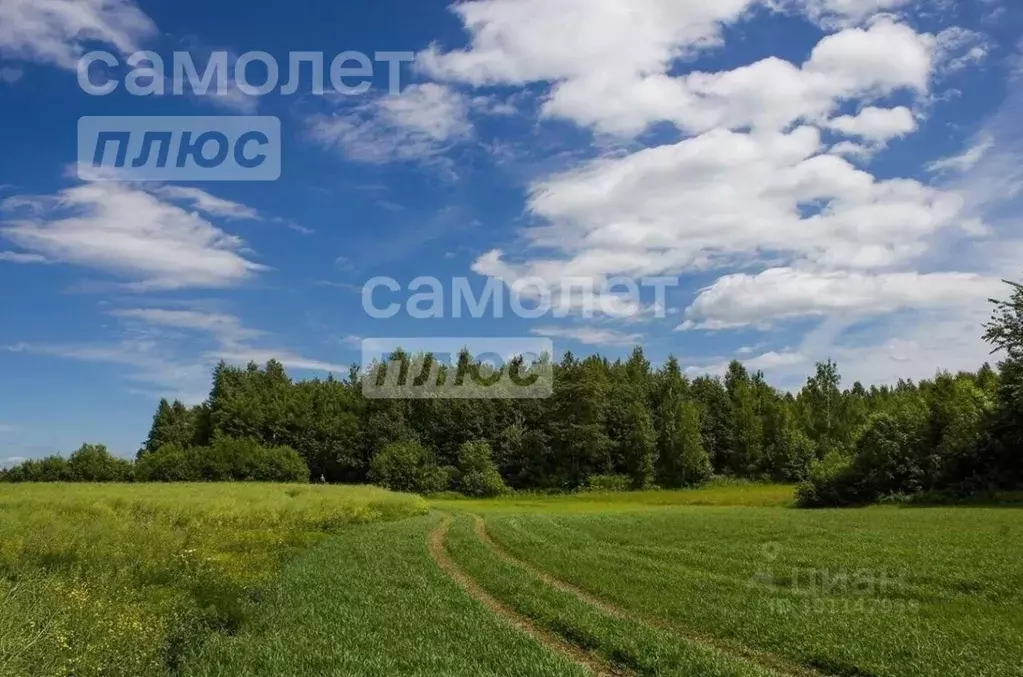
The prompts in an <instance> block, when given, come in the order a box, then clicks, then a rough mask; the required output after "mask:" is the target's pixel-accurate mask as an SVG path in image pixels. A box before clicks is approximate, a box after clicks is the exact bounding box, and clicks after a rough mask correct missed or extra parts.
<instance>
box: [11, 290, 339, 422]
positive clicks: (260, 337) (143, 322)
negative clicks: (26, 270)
mask: <svg viewBox="0 0 1023 677" xmlns="http://www.w3.org/2000/svg"><path fill="white" fill-rule="evenodd" d="M109 314H110V315H111V316H112V317H115V318H117V319H118V320H119V322H120V326H121V330H120V331H118V332H117V333H116V335H115V337H114V340H112V341H110V342H107V343H96V344H74V343H69V344H29V343H20V344H15V345H9V346H6V347H2V348H0V349H2V350H7V351H9V352H14V353H23V354H31V355H41V356H47V357H57V358H62V359H69V360H77V361H83V362H101V363H106V364H114V365H120V366H122V367H125V368H127V369H128V372H127V374H126V377H127V379H128V380H129V381H130V382H131V383H133V384H135V386H134V387H135V388H139V387H141V389H142V391H143V392H145V393H147V394H152V395H154V396H157V397H169V398H176V399H180V400H182V401H185V402H188V403H193V404H195V403H198V402H201V401H203V400H204V399H205V398H206V393H207V391H208V388H209V377H210V372H211V370H212V369H213V366H214V365H215V364H216V363H217V362H218V361H220V360H225V361H227V362H229V363H231V364H237V365H244V364H247V363H248V362H250V361H255V362H258V363H265V362H267V361H268V360H271V359H276V360H278V361H279V362H281V363H282V364H283V365H284V366H285V367H287V368H289V369H296V370H302V371H316V372H327V371H330V372H335V373H347V371H348V367H347V366H345V365H340V364H332V363H330V362H327V361H323V360H317V359H314V358H310V357H306V356H303V355H301V354H298V353H296V352H294V351H293V350H290V349H288V348H284V347H282V346H274V345H270V346H264V345H259V344H260V343H263V342H265V341H267V339H268V335H267V333H266V332H263V331H260V330H258V329H252V328H249V327H247V326H245V324H244V323H243V322H242V320H241V319H240V318H238V317H236V316H234V315H230V314H227V313H219V312H208V311H204V310H197V309H182V308H124V309H115V310H112V311H110V312H109Z"/></svg>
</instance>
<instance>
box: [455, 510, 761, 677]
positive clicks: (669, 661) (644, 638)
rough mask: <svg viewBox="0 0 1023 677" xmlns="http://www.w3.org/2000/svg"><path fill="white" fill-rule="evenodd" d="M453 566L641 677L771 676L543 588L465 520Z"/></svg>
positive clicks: (523, 611) (459, 525)
mask: <svg viewBox="0 0 1023 677" xmlns="http://www.w3.org/2000/svg"><path fill="white" fill-rule="evenodd" d="M447 542H448V550H449V552H450V553H451V555H452V557H453V558H454V560H455V561H456V562H457V563H458V564H459V565H460V566H461V567H463V569H464V570H465V571H466V572H467V573H468V574H469V575H470V576H472V577H473V578H475V579H476V580H477V581H478V582H479V583H480V584H481V585H482V586H483V587H484V588H485V589H486V590H487V591H488V592H489V593H490V594H492V595H494V596H495V597H497V598H498V599H500V600H501V601H503V602H505V603H507V604H508V605H510V606H511V607H513V608H514V609H515V610H517V611H518V612H519V613H521V614H523V615H525V616H527V617H529V618H531V619H533V620H534V621H536V622H538V623H539V624H540V625H542V626H544V627H545V628H547V629H548V630H550V631H551V632H555V633H557V634H559V635H561V636H563V637H565V638H566V639H568V640H570V641H572V642H573V643H575V644H577V645H578V646H581V647H583V648H585V649H588V650H591V651H594V652H596V653H598V654H600V655H601V656H602V657H603V658H604V659H605V660H607V661H608V662H610V663H613V664H615V665H617V666H619V667H622V668H626V669H629V670H633V671H635V672H636V673H638V674H642V675H663V676H664V677H674V676H678V677H682V676H688V675H706V676H708V677H739V676H743V677H747V676H749V677H752V676H758V677H763V676H765V675H770V674H773V673H771V672H768V671H766V670H763V669H761V668H759V667H758V666H755V665H750V664H748V663H745V662H741V661H738V660H734V659H732V658H729V657H728V656H725V655H723V654H721V653H720V652H718V651H715V650H713V649H710V648H705V647H704V646H701V645H700V644H697V643H693V642H689V641H685V640H683V639H680V638H679V637H678V636H677V635H673V634H670V633H667V632H664V631H662V630H658V629H656V628H652V627H649V626H647V625H645V624H643V623H641V622H637V621H635V620H631V619H627V618H621V617H616V616H615V615H612V614H610V613H607V612H605V611H602V610H600V609H598V608H597V607H595V606H592V605H590V604H588V603H586V602H584V601H581V600H580V599H578V598H577V597H576V596H575V595H573V594H571V593H570V592H565V591H562V590H560V589H557V588H554V587H551V586H549V585H546V584H545V583H543V582H542V581H540V580H539V579H538V578H536V577H535V576H533V575H532V574H530V573H528V572H527V571H525V570H524V569H522V568H520V567H518V566H515V565H514V564H509V563H507V562H505V561H503V560H501V559H499V558H498V557H496V556H495V555H494V553H493V552H491V550H490V549H489V548H488V547H487V546H486V545H484V544H483V543H482V542H481V541H480V540H479V539H478V538H477V537H476V535H475V533H474V532H473V527H472V523H471V520H470V518H468V517H467V516H462V517H460V518H458V519H456V520H455V522H454V524H453V525H452V527H451V531H450V532H449V534H448V541H447Z"/></svg>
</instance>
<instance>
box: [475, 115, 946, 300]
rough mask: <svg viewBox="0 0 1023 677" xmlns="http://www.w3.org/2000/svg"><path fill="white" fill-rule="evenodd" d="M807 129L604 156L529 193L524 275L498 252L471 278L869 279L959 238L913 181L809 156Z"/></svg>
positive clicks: (709, 137)
mask: <svg viewBox="0 0 1023 677" xmlns="http://www.w3.org/2000/svg"><path fill="white" fill-rule="evenodd" d="M820 149H821V144H820V135H819V133H818V131H817V130H815V129H813V128H807V127H803V128H798V129H796V130H793V131H792V132H790V133H761V134H745V133H737V132H729V131H723V130H715V131H712V132H708V133H706V134H703V135H701V136H698V137H693V138H689V139H686V140H684V141H681V142H679V143H676V144H671V145H665V146H659V147H655V148H647V149H644V150H641V151H638V152H636V153H633V154H631V155H627V156H624V157H620V158H607V159H600V160H596V161H594V162H591V163H589V164H587V165H584V166H583V167H581V168H579V169H577V170H575V171H571V172H567V173H565V174H561V175H557V176H554V177H552V178H550V179H548V180H545V181H542V182H539V183H537V184H536V185H534V186H533V190H532V193H531V197H530V200H529V207H530V211H531V212H532V213H533V214H534V215H535V216H537V217H540V218H541V219H542V220H544V221H546V222H547V225H545V226H542V227H535V228H532V229H529V230H527V231H525V233H524V236H525V241H526V243H527V245H528V246H529V248H530V249H527V253H528V252H529V251H531V250H532V249H535V250H544V251H546V252H553V255H551V254H550V253H548V254H547V255H546V256H544V257H542V258H534V259H527V260H526V261H524V262H523V263H513V262H510V261H507V260H506V259H505V258H504V256H503V255H502V254H501V252H499V251H494V252H490V253H488V254H486V255H484V256H482V257H480V258H479V259H478V260H477V261H476V263H475V265H474V270H475V271H476V272H478V273H481V274H486V275H491V276H493V277H502V278H505V279H518V278H523V277H533V276H536V277H540V278H542V279H545V280H548V281H552V282H553V281H557V280H561V279H564V278H568V277H595V276H607V275H631V276H634V277H642V276H646V275H663V274H679V273H682V272H688V271H693V270H705V269H710V268H717V267H721V266H725V265H731V264H735V263H738V262H749V261H752V260H756V259H759V258H768V259H777V258H784V259H788V260H791V261H809V262H812V263H813V264H815V265H817V266H832V267H838V268H843V269H849V268H854V269H863V270H869V269H876V268H881V267H890V266H893V265H896V264H900V263H901V264H905V263H907V262H910V261H912V260H913V259H914V258H916V257H918V256H919V255H921V254H922V253H923V252H924V251H926V248H927V242H928V240H929V239H930V238H931V237H933V236H934V235H936V234H937V233H939V232H940V231H942V230H944V229H950V228H959V227H961V226H963V225H964V224H963V223H962V222H961V221H960V220H959V217H960V216H961V214H960V210H961V206H962V200H961V198H960V197H959V196H958V195H956V194H954V193H946V192H943V191H940V190H937V189H933V188H929V187H927V186H924V185H922V184H921V183H919V182H917V181H912V180H904V179H896V180H888V181H879V180H877V179H875V178H874V177H873V176H872V175H870V174H869V173H867V172H864V171H862V170H859V169H857V168H855V167H853V166H852V165H851V164H849V163H848V162H847V161H845V160H843V159H842V158H839V157H835V156H832V155H826V154H825V155H822V154H820Z"/></svg>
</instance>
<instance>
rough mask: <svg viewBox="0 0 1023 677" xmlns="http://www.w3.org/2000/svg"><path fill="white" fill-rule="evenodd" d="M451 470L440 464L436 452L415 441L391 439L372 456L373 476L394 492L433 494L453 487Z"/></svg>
mask: <svg viewBox="0 0 1023 677" xmlns="http://www.w3.org/2000/svg"><path fill="white" fill-rule="evenodd" d="M451 474H452V473H451V469H450V468H446V467H441V466H439V465H437V460H436V458H435V457H434V455H433V453H432V452H431V451H429V450H428V449H426V448H425V447H423V445H421V444H419V442H416V441H414V440H407V441H404V442H392V443H391V444H388V445H386V446H385V447H384V448H383V449H381V451H380V453H379V454H377V455H376V456H375V457H374V458H373V463H372V465H371V477H372V479H373V481H374V482H376V483H377V484H379V485H380V486H383V487H386V488H388V489H391V490H393V491H405V492H411V493H417V494H430V493H436V492H439V491H445V490H446V489H449V488H450V486H451Z"/></svg>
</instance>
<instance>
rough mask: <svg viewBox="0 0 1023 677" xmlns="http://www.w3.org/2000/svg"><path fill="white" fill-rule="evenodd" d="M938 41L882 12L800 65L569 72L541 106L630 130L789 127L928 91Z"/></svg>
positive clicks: (830, 39)
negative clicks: (619, 75)
mask: <svg viewBox="0 0 1023 677" xmlns="http://www.w3.org/2000/svg"><path fill="white" fill-rule="evenodd" d="M933 44H934V38H933V37H932V36H929V35H920V34H917V33H916V32H914V31H913V29H911V28H909V27H908V26H905V25H903V24H898V23H894V22H892V21H890V20H887V19H885V20H879V21H877V22H875V23H874V24H873V25H871V26H870V27H869V28H866V29H861V28H854V29H848V30H845V31H842V32H841V33H836V34H833V35H829V36H826V37H825V38H823V39H822V40H821V41H820V43H818V45H817V46H816V47H815V48H814V50H813V53H812V54H811V56H810V58H809V60H807V62H806V63H804V64H803V65H802V66H801V67H800V66H797V65H795V64H792V63H790V62H788V61H784V60H782V59H779V58H777V57H769V58H766V59H763V60H761V61H757V62H755V63H752V64H749V65H747V66H742V67H740V68H736V69H734V70H731V71H723V72H718V73H701V72H692V73H688V74H686V75H683V76H680V77H670V76H668V75H666V74H664V73H657V74H652V75H648V76H643V77H637V78H634V79H632V80H628V79H616V80H593V79H578V80H572V81H568V82H565V83H562V84H559V85H557V86H555V88H554V91H553V93H552V95H551V98H550V100H549V101H548V102H547V104H546V106H545V107H544V112H545V114H547V115H549V116H554V117H560V118H565V119H568V120H572V121H575V122H577V123H580V124H585V125H591V126H594V127H596V128H597V129H598V130H600V131H603V132H608V133H614V134H626V135H632V134H637V133H639V132H642V131H643V130H644V129H646V128H647V127H648V126H649V125H651V124H653V123H655V122H659V121H669V122H673V123H674V124H675V125H677V126H678V127H679V128H680V129H683V130H685V131H687V132H691V133H698V132H703V131H708V130H711V129H715V128H722V127H724V128H729V129H741V128H746V127H751V126H752V127H755V128H762V129H771V130H777V129H783V128H785V127H787V126H788V125H790V124H792V123H793V122H796V121H798V120H809V121H814V120H817V119H819V118H821V117H823V116H826V115H827V114H829V113H830V112H831V111H832V110H833V109H834V108H835V107H836V106H837V105H838V103H839V102H841V101H844V100H850V99H859V98H877V97H883V96H886V95H888V94H890V93H892V92H895V91H899V90H903V89H905V90H909V91H913V92H917V93H920V94H922V93H925V92H926V91H927V90H928V86H929V78H930V74H931V70H932V52H933ZM884 55H889V56H890V57H891V59H892V60H891V61H889V60H888V59H886V58H885V57H884Z"/></svg>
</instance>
